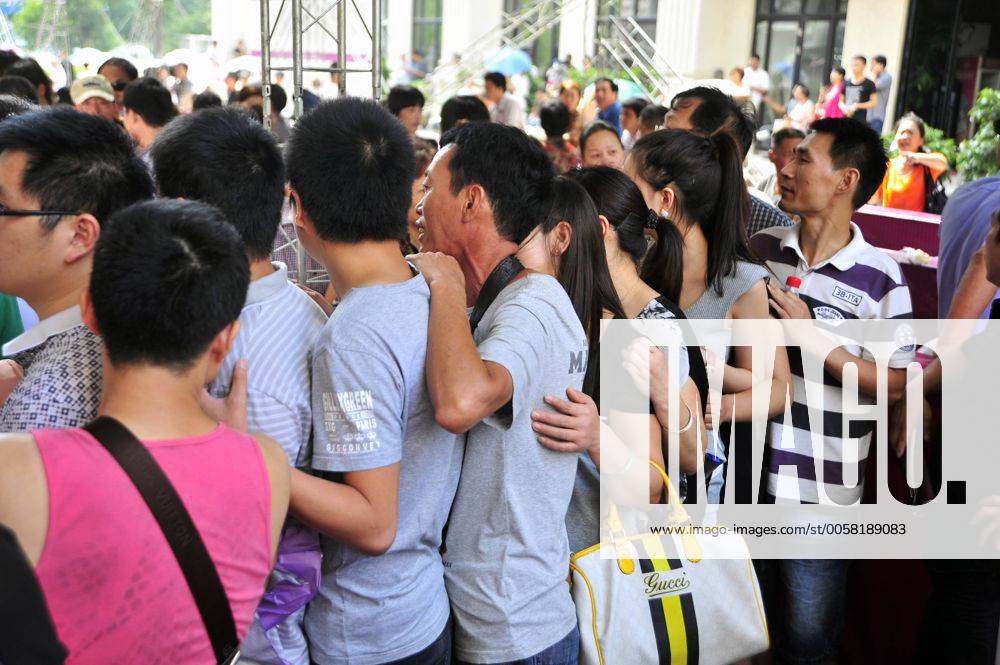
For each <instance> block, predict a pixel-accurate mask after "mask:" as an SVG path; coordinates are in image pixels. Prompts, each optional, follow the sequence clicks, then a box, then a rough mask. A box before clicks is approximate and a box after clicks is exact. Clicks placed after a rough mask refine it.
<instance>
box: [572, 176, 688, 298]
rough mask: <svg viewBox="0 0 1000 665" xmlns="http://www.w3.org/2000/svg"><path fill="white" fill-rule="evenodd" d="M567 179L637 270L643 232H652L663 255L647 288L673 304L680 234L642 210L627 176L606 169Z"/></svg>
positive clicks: (680, 276)
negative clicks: (580, 190) (609, 229)
mask: <svg viewBox="0 0 1000 665" xmlns="http://www.w3.org/2000/svg"><path fill="white" fill-rule="evenodd" d="M566 175H567V177H569V178H572V179H573V180H576V181H577V182H578V183H580V184H581V185H583V188H584V189H585V190H587V193H588V194H590V198H591V199H593V201H594V205H595V206H597V212H598V214H600V215H603V216H604V217H605V219H607V220H608V223H609V224H611V226H612V227H613V228H614V229H615V232H616V233H617V234H618V246H619V247H621V248H622V251H624V252H625V253H626V254H628V255H629V257H630V258H631V259H632V262H633V263H635V265H636V267H637V268H638V267H639V266H640V265H642V262H643V259H644V257H645V256H646V252H647V250H648V249H649V247H648V244H647V243H646V234H645V230H646V229H655V230H656V233H657V238H658V245H659V246H660V248H661V249H660V251H661V252H662V254H663V260H662V267H663V269H662V270H661V271H660V272H659V273H658V274H656V275H652V276H651V278H650V279H649V280H647V283H648V284H649V286H650V288H652V289H653V290H655V291H656V292H657V293H659V294H660V295H662V296H665V297H666V298H667V299H669V300H671V301H672V302H674V303H676V302H677V299H678V298H679V297H680V292H681V284H682V283H683V280H684V263H683V250H684V240H683V238H681V234H680V231H678V230H677V228H676V227H675V226H674V225H673V224H671V223H670V222H669V221H667V220H665V219H663V218H661V217H660V216H659V215H657V214H656V213H654V212H653V211H652V210H650V209H649V208H648V207H647V206H646V200H645V199H644V198H643V197H642V192H641V191H640V190H639V187H638V186H637V185H636V184H635V183H634V182H632V179H631V178H629V177H628V176H627V175H625V174H624V173H622V172H621V171H619V170H618V169H613V168H610V167H607V166H594V167H590V168H584V169H578V170H575V171H570V172H569V173H567V174H566Z"/></svg>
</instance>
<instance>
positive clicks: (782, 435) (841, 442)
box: [750, 223, 914, 505]
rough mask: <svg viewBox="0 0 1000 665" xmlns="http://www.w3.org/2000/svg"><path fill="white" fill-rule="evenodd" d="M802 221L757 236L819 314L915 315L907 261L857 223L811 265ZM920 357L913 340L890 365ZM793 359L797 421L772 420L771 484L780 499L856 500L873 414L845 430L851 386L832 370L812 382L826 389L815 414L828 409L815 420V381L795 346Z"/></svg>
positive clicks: (770, 262) (863, 352)
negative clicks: (836, 247)
mask: <svg viewBox="0 0 1000 665" xmlns="http://www.w3.org/2000/svg"><path fill="white" fill-rule="evenodd" d="M800 228H801V223H798V224H795V225H794V226H791V227H786V228H770V229H766V230H764V231H762V232H760V233H758V234H757V235H755V236H754V237H753V238H751V240H750V244H751V246H752V248H753V250H754V251H755V252H756V253H757V255H758V256H760V258H761V259H763V260H764V262H765V263H766V265H767V267H768V268H769V269H770V270H771V271H772V272H773V273H774V274H775V275H776V277H777V279H778V282H779V283H780V284H784V283H785V280H786V279H787V278H788V277H789V276H792V275H794V276H796V277H798V278H799V279H801V280H802V284H801V286H800V287H799V296H800V297H801V298H802V300H803V301H805V303H806V304H807V305H808V306H809V308H810V310H812V313H813V317H814V318H816V319H818V320H846V319H910V318H913V310H912V306H911V303H910V290H909V288H908V287H907V286H906V280H905V279H904V278H903V273H902V271H901V270H900V268H899V265H898V264H897V263H896V262H895V261H894V260H893V259H892V258H890V257H889V256H888V255H886V254H884V253H883V252H881V251H879V250H878V249H877V248H875V247H873V246H872V245H870V244H868V243H867V242H866V241H865V239H864V237H863V236H862V234H861V229H859V228H858V227H857V226H856V225H855V224H853V223H852V224H851V241H850V242H849V243H848V244H847V245H846V246H845V247H843V248H842V249H841V250H840V251H839V252H837V253H836V254H834V255H833V256H832V257H830V258H829V259H827V260H825V261H822V262H820V263H817V264H816V265H813V266H810V265H809V264H808V263H807V261H806V259H805V257H804V256H803V254H802V250H801V248H800V246H799V230H800ZM846 348H847V349H848V351H850V352H851V353H852V354H854V355H856V356H858V357H861V358H865V359H867V360H872V359H873V357H872V356H871V354H870V353H869V352H868V350H867V349H863V348H861V347H860V346H857V345H856V346H853V347H851V346H847V347H846ZM913 358H914V350H913V348H912V347H910V348H909V350H907V349H906V348H902V349H899V350H897V351H896V352H895V353H894V354H893V355H892V357H891V359H890V361H889V367H890V368H905V367H906V366H907V365H908V364H909V363H910V361H911V360H913ZM789 364H790V367H791V372H792V384H793V387H794V396H793V403H792V405H791V409H790V411H791V414H790V415H791V423H790V424H789V423H786V419H785V416H784V415H779V416H777V417H775V418H773V419H772V420H771V422H770V424H769V426H768V445H769V446H770V449H771V450H770V461H769V465H768V466H769V468H768V492H769V493H770V494H771V495H772V496H774V497H776V498H777V499H779V500H797V501H800V502H802V503H820V502H822V503H830V502H833V503H837V504H840V505H849V504H852V503H855V502H857V501H859V500H860V499H861V494H862V491H863V489H864V476H865V466H866V464H867V462H868V449H869V446H870V444H871V439H872V432H873V430H874V425H873V424H871V423H869V422H867V421H849V425H848V427H849V431H848V432H846V433H845V432H843V417H842V413H841V410H840V409H841V408H842V405H843V399H844V396H843V389H842V387H841V384H840V382H839V381H837V380H836V379H834V378H833V377H832V376H831V375H830V374H829V373H824V374H825V376H824V380H823V385H822V386H814V385H810V386H809V388H808V389H809V391H810V392H809V393H808V394H809V395H810V396H811V397H815V396H816V395H819V394H821V395H822V403H821V404H812V405H811V406H812V407H813V408H812V413H813V414H822V415H821V418H822V433H820V426H819V425H820V423H816V424H815V425H814V426H811V425H813V424H812V423H811V421H810V409H809V405H808V404H807V402H806V395H807V392H806V391H807V384H806V381H805V379H804V376H803V370H802V358H801V355H800V354H799V353H798V351H797V350H796V349H789ZM860 397H861V403H862V404H864V403H869V404H873V403H874V398H873V397H867V396H864V395H861V396H860ZM820 436H821V444H822V450H823V472H822V476H821V478H822V482H823V485H824V489H825V491H826V497H825V498H824V497H820V496H819V491H818V488H817V469H816V464H815V460H814V458H813V444H812V442H813V439H814V437H820Z"/></svg>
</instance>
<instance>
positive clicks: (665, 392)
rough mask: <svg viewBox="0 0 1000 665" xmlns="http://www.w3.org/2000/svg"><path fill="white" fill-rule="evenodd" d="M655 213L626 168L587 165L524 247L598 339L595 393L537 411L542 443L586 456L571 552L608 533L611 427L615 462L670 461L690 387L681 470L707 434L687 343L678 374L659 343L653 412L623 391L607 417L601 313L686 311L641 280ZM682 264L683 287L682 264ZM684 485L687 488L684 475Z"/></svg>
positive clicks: (565, 183) (568, 179) (588, 386)
mask: <svg viewBox="0 0 1000 665" xmlns="http://www.w3.org/2000/svg"><path fill="white" fill-rule="evenodd" d="M578 183H579V184H578ZM581 185H583V187H581ZM591 189H592V190H593V191H595V192H596V193H597V194H599V195H600V200H601V202H602V204H603V205H604V206H606V208H607V211H608V212H607V214H603V213H604V212H605V211H604V209H601V210H598V209H595V207H594V203H593V202H592V199H591V197H590V196H588V191H587V190H591ZM599 213H601V214H599ZM608 215H610V217H609V216H608ZM650 220H651V213H650V210H649V209H648V208H647V207H646V205H645V202H644V201H643V198H642V194H641V193H640V192H639V190H638V189H637V188H636V186H635V184H634V183H632V182H631V181H630V180H629V179H628V178H627V177H626V176H625V175H624V174H623V173H621V172H620V171H617V170H615V169H611V168H607V167H599V168H595V169H584V170H583V171H579V172H573V173H571V174H567V175H566V176H562V177H560V178H557V179H556V204H555V206H554V207H553V209H552V212H551V214H550V215H549V217H548V219H547V220H546V221H545V222H544V223H543V224H541V225H540V226H539V227H538V229H536V230H535V232H533V233H532V234H531V235H530V236H529V238H528V240H527V241H526V243H525V244H524V246H523V247H522V250H521V251H520V252H519V253H518V258H520V259H521V262H522V263H523V264H524V265H525V267H528V268H531V269H533V270H536V271H541V272H547V273H548V274H551V275H554V276H555V277H556V278H557V279H559V281H560V282H561V283H562V284H563V287H564V288H566V290H567V292H568V293H569V296H570V300H572V301H573V303H574V305H575V306H576V307H577V313H578V314H581V320H582V321H583V323H584V328H585V330H587V332H588V339H589V341H590V349H591V353H590V358H589V362H588V365H587V373H586V376H585V379H584V393H585V395H580V394H574V392H575V391H569V393H568V395H567V397H569V400H568V401H567V400H562V399H556V398H554V397H549V398H547V399H546V401H547V402H548V404H549V405H550V406H551V407H552V408H553V409H554V411H537V412H535V413H533V414H532V418H533V420H534V424H535V431H536V432H537V433H538V434H539V441H540V442H541V443H542V445H544V446H546V447H547V448H550V449H552V450H556V451H559V452H578V453H580V454H581V455H580V461H579V465H578V469H577V481H576V487H575V488H574V492H573V498H572V500H571V502H570V507H569V511H568V513H567V516H566V528H567V532H568V534H569V541H570V550H571V551H579V550H580V549H583V548H585V547H589V546H590V545H593V544H594V543H596V542H598V540H599V538H600V514H599V511H600V470H601V468H602V459H601V446H600V441H601V436H602V433H603V436H604V453H605V456H604V465H605V466H606V467H608V468H611V469H615V470H620V469H623V468H627V467H629V466H632V465H633V464H638V465H640V466H642V465H645V464H646V462H647V460H648V459H653V460H654V461H656V462H658V463H660V464H663V462H664V459H665V455H664V452H663V445H662V441H663V440H664V439H665V437H667V435H668V430H667V427H668V425H667V423H668V421H669V418H668V408H669V403H670V401H671V400H670V398H669V393H670V388H669V386H670V385H675V386H677V387H680V389H681V392H680V404H681V412H680V413H679V414H678V418H677V422H676V423H674V426H675V427H678V428H679V429H680V430H682V431H681V433H680V435H679V452H680V462H681V469H682V470H683V471H684V472H685V473H691V472H693V471H695V470H696V469H697V462H698V459H697V436H698V433H699V431H700V432H701V433H702V436H704V429H703V418H702V410H701V407H700V402H699V398H698V391H697V388H696V387H695V386H694V385H693V384H692V382H691V380H690V379H689V377H688V371H687V370H688V356H687V353H686V350H685V349H684V348H683V347H682V348H681V349H680V355H679V361H680V362H679V364H678V367H677V368H676V371H674V372H669V371H668V369H667V362H666V360H665V359H664V356H663V353H662V352H661V351H660V350H659V349H656V348H654V349H652V350H651V353H650V354H649V358H648V363H649V365H650V367H651V368H653V370H654V371H653V372H651V375H652V378H651V384H650V387H651V390H650V397H651V398H652V399H650V400H649V403H650V406H651V408H650V409H648V410H646V411H645V412H644V413H642V414H637V413H630V412H626V411H624V410H622V409H618V408H615V405H616V404H621V403H622V399H621V398H622V396H621V395H614V396H612V397H614V398H615V399H614V400H613V403H611V404H610V405H606V406H608V408H607V409H606V413H607V414H608V416H609V418H608V423H607V426H606V427H605V426H602V425H601V424H600V420H599V417H598V407H597V403H598V402H599V399H600V397H599V391H600V386H599V382H598V378H599V375H600V369H599V356H598V351H597V349H598V344H597V343H598V341H599V340H600V334H601V330H600V318H601V317H602V316H603V318H630V319H669V318H674V311H676V306H675V305H673V304H672V303H671V302H670V301H669V300H667V299H665V298H663V297H662V296H660V294H659V293H657V292H656V291H654V290H653V289H651V288H650V287H649V286H647V285H646V284H644V283H643V282H642V280H641V279H639V275H638V270H637V264H638V261H639V260H641V258H642V255H643V254H644V253H645V249H646V240H645V237H644V229H645V227H646V225H647V224H648V223H650ZM619 237H620V238H621V240H619ZM678 246H679V242H678ZM608 252H611V253H610V254H609V253H608ZM678 259H679V255H678ZM677 266H678V273H677V277H678V285H679V277H680V272H679V268H680V264H679V262H678V264H677ZM609 268H610V270H611V272H610V273H609ZM621 299H624V302H622V300H621ZM602 310H603V312H602ZM595 315H596V318H595ZM629 351H630V352H634V350H633V349H631V348H630V349H629ZM644 399H645V398H644ZM640 428H641V429H640ZM646 429H648V431H649V433H650V447H649V449H648V450H642V451H633V450H632V449H631V448H630V447H629V446H628V445H626V444H625V443H624V442H623V441H624V440H628V441H632V440H636V441H645V438H644V436H645V433H646V432H645V431H644V430H646ZM602 430H603V432H602ZM650 472H651V473H650V501H653V502H656V501H658V500H659V499H660V498H661V497H662V492H663V483H662V479H661V478H660V476H659V474H658V473H656V472H655V471H653V470H652V469H650ZM678 485H679V486H681V487H682V486H683V476H682V482H681V483H678Z"/></svg>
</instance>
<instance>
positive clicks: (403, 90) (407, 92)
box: [385, 85, 424, 115]
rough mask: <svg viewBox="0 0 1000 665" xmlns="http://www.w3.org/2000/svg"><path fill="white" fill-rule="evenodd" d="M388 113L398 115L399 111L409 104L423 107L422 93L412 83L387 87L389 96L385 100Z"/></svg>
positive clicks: (409, 105)
mask: <svg viewBox="0 0 1000 665" xmlns="http://www.w3.org/2000/svg"><path fill="white" fill-rule="evenodd" d="M385 105H386V108H388V109H389V113H391V114H393V115H399V112H400V111H402V110H403V109H405V108H409V107H411V106H419V107H420V108H423V107H424V93H422V92H420V91H419V90H417V89H416V88H414V87H413V86H412V85H394V86H392V88H390V89H389V96H388V97H386V100H385Z"/></svg>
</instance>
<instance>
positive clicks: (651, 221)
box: [646, 210, 660, 229]
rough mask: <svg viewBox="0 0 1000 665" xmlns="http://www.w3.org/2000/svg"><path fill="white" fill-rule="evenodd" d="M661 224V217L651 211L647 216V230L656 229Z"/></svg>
mask: <svg viewBox="0 0 1000 665" xmlns="http://www.w3.org/2000/svg"><path fill="white" fill-rule="evenodd" d="M659 223H660V216H659V215H657V214H656V212H654V211H652V210H650V211H649V213H648V214H647V215H646V228H647V229H655V228H656V225H657V224H659Z"/></svg>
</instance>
